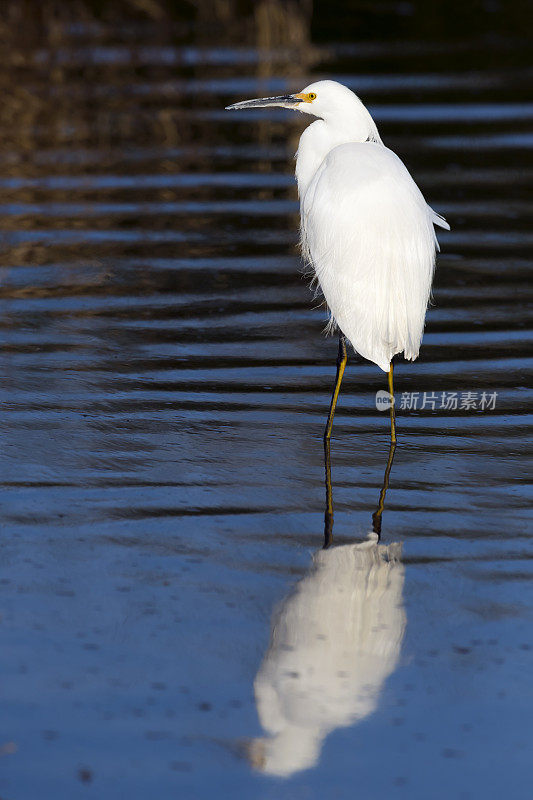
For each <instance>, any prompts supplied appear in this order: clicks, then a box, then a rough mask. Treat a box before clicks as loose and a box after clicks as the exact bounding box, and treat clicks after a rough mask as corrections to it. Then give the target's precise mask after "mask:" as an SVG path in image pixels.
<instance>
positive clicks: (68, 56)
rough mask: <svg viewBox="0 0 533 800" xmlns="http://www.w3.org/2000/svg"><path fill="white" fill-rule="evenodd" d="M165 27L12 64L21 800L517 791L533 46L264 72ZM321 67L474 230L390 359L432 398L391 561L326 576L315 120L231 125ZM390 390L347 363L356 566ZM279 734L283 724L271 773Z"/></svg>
mask: <svg viewBox="0 0 533 800" xmlns="http://www.w3.org/2000/svg"><path fill="white" fill-rule="evenodd" d="M404 5H405V4H404ZM258 24H259V23H258ZM273 27H274V26H273ZM163 28H164V26H163V27H161V26H155V27H154V26H151V25H150V24H146V25H143V24H135V25H127V24H121V25H118V24H117V25H114V26H109V25H107V26H105V25H100V24H96V23H90V22H85V23H81V22H80V23H79V24H77V25H75V26H71V27H70V28H62V29H61V30H60V32H59V33H58V32H57V31H56V33H55V35H54V36H52V35H50V36H49V37H45V36H42V37H38V38H37V40H31V41H24V42H22V43H20V44H19V45H14V44H13V46H12V49H11V50H10V53H9V57H8V58H6V59H5V60H4V61H3V65H2V67H1V68H0V70H1V76H0V78H1V82H2V85H3V87H4V94H5V98H4V109H3V112H2V122H1V126H0V137H1V138H0V146H1V151H0V162H1V170H0V207H1V212H2V213H1V215H0V226H1V232H0V240H1V252H0V275H1V283H2V288H1V295H0V296H1V302H0V315H1V316H0V320H1V326H2V337H1V346H2V356H1V360H0V370H1V387H2V388H1V397H2V403H3V411H2V416H1V442H2V456H1V480H2V519H3V524H2V537H1V576H0V610H1V627H0V635H1V653H2V657H1V659H0V665H1V686H2V689H1V694H2V739H1V741H0V752H1V753H2V757H1V758H0V770H1V773H2V777H1V786H2V788H1V790H0V791H1V795H2V797H5V798H6V800H11V798H13V799H14V798H17V800H30V798H31V800H33V798H35V797H41V798H57V797H68V798H69V799H70V798H72V800H74V798H78V797H86V796H88V793H90V794H92V795H93V796H98V797H99V798H104V799H105V800H107V798H113V800H115V798H120V797H128V798H139V799H140V798H143V799H144V798H146V797H149V796H150V795H151V794H152V793H154V791H155V792H156V793H157V795H158V796H159V797H162V798H171V797H172V798H178V797H179V798H184V799H186V800H189V798H191V799H192V798H202V800H203V799H204V798H214V797H222V798H229V797H237V796H238V797H245V798H276V800H277V799H278V798H287V799H289V798H291V800H292V798H295V799H298V800H299V799H300V798H302V799H303V798H305V799H306V800H307V798H353V797H358V798H362V799H364V800H366V799H367V798H377V799H379V800H381V798H393V797H394V798H395V797H398V798H409V800H412V799H413V798H416V799H418V798H420V799H422V798H424V799H425V798H429V797H431V798H451V797H453V798H478V797H484V798H500V797H502V796H505V797H509V798H528V797H530V778H531V753H532V735H531V719H532V714H533V695H532V692H531V672H532V666H533V665H532V653H533V638H532V635H531V630H532V628H531V625H532V613H531V609H532V600H533V591H532V580H531V579H532V577H533V571H532V566H531V565H532V563H533V562H532V558H533V546H532V539H531V532H530V529H529V530H528V521H529V518H530V517H529V513H528V493H527V492H528V484H527V470H526V464H527V456H528V450H527V446H526V442H527V434H528V425H529V424H530V413H529V412H530V403H531V392H530V389H529V375H530V373H529V372H528V370H529V369H530V366H531V357H530V344H531V338H532V335H531V328H530V324H529V319H528V317H527V301H528V292H529V284H528V274H529V273H528V268H529V265H530V253H531V245H532V242H533V239H532V235H531V231H530V226H529V224H528V223H527V221H526V220H527V218H528V217H529V216H530V212H531V196H530V194H528V192H527V189H528V185H530V183H531V178H532V175H533V162H532V159H531V150H532V147H533V126H532V123H533V103H532V102H531V97H530V95H529V94H528V91H527V79H528V78H530V77H531V73H530V72H528V71H527V69H526V68H525V67H524V56H525V50H524V49H523V46H522V45H521V44H520V39H519V38H516V39H513V38H512V37H511V36H507V38H497V37H493V38H490V37H489V38H479V39H475V38H474V39H472V40H471V41H467V42H465V41H463V40H461V41H458V42H448V43H444V44H443V43H442V42H440V43H439V42H437V41H432V40H425V41H406V42H403V41H394V42H381V43H380V41H379V40H378V39H374V40H369V41H366V42H362V43H360V44H353V45H350V44H347V43H344V44H342V45H336V44H335V43H334V42H322V43H321V44H317V43H316V42H315V43H313V44H312V45H311V43H310V42H309V40H307V41H306V40H305V36H304V33H305V30H306V29H305V25H303V26H302V29H301V30H302V31H303V33H302V37H303V38H302V40H301V41H300V42H299V43H298V44H297V46H296V45H294V43H292V44H291V43H289V44H290V46H288V45H287V43H286V42H283V43H282V45H283V46H281V45H279V43H277V41H276V40H275V38H274V40H272V37H270V38H269V36H266V37H263V38H261V37H259V39H258V42H259V45H260V47H261V50H260V51H258V50H257V49H256V44H257V43H258V42H257V41H256V40H253V41H252V40H250V41H248V40H246V41H243V42H242V43H241V44H240V45H238V46H229V45H228V44H227V43H226V42H225V40H224V35H225V34H222V33H221V34H220V41H219V40H218V39H217V38H216V37H215V38H214V39H213V41H209V42H205V41H202V43H201V44H198V42H195V41H194V39H192V40H191V38H190V36H189V37H185V36H181V34H180V30H181V29H180V28H179V26H178V27H177V28H173V27H172V26H169V27H168V30H165V31H163ZM318 77H334V78H338V79H340V80H342V81H343V82H345V83H347V84H348V85H349V86H350V87H351V88H353V89H355V90H356V91H358V93H359V94H360V95H361V97H362V98H363V100H364V101H365V102H366V103H367V104H368V105H369V107H370V109H371V111H372V113H373V114H374V116H375V118H376V120H377V122H378V125H379V126H380V130H381V133H382V135H383V138H384V139H385V141H386V143H387V144H388V145H389V146H391V147H392V148H393V149H394V150H396V151H397V152H398V153H399V154H400V155H401V156H402V158H404V160H405V161H406V163H407V165H408V167H409V168H410V170H411V171H412V173H413V175H414V177H415V178H416V180H417V181H418V183H419V185H420V186H421V187H422V189H423V191H424V193H425V195H426V197H427V199H428V201H429V202H430V204H431V205H432V206H433V207H434V208H435V209H436V210H438V211H439V212H440V213H442V214H444V215H445V216H446V217H447V218H448V220H449V221H450V223H451V225H452V231H451V232H450V233H447V232H442V233H441V234H440V236H439V238H440V241H441V246H442V255H441V257H440V259H439V265H438V271H437V274H436V281H435V290H434V296H435V305H434V307H433V308H432V309H431V310H430V311H429V314H428V322H427V333H426V335H425V339H424V345H423V348H422V352H421V356H420V359H419V360H418V361H417V362H415V363H414V364H406V363H399V364H398V366H397V369H396V389H397V393H398V403H399V404H400V403H401V400H402V395H403V393H412V392H419V393H421V395H420V398H422V394H423V393H424V392H427V393H435V395H436V396H437V404H436V407H435V409H434V410H431V408H429V407H426V408H425V409H420V407H419V408H418V409H415V410H401V409H400V410H399V411H398V420H397V424H398V432H399V437H400V443H399V446H398V448H397V451H396V454H395V459H394V464H393V467H392V471H391V475H390V487H389V491H388V494H387V501H386V506H385V510H384V512H383V537H382V543H383V548H387V549H382V550H381V552H379V551H378V550H377V549H376V548H375V546H374V547H372V546H371V545H370V546H369V547H370V550H371V551H372V553H373V555H372V557H371V561H368V559H367V555H368V552H370V550H368V549H367V550H361V549H360V548H359V549H358V548H353V547H345V548H344V549H343V550H342V549H341V548H340V547H336V548H335V549H331V550H329V551H327V552H326V554H322V555H321V556H315V562H316V563H315V567H314V568H312V558H313V554H315V553H317V551H319V549H320V547H321V544H322V526H323V514H324V487H323V454H322V444H321V435H322V429H323V424H324V420H325V414H326V411H327V407H328V403H329V393H330V390H331V384H332V381H333V378H334V373H335V366H334V361H335V356H336V342H335V341H334V340H333V339H325V338H324V337H323V336H322V334H321V330H322V327H323V324H324V319H325V315H324V311H323V309H321V308H320V307H318V306H317V303H316V302H315V303H313V301H312V297H311V295H310V293H309V290H308V288H307V286H306V283H305V281H304V280H302V278H301V276H300V275H299V259H298V254H297V251H296V247H295V244H296V240H297V233H296V229H297V221H298V218H297V205H296V201H295V187H294V182H293V175H292V172H293V161H292V156H293V153H294V151H295V149H296V145H297V139H298V136H299V134H300V132H301V130H302V127H303V121H302V120H301V119H298V118H297V117H296V116H290V115H289V114H285V113H284V112H275V111H269V110H263V111H262V112H260V111H258V112H256V113H247V114H244V113H243V114H241V115H231V114H226V113H225V112H224V111H223V110H222V109H223V107H224V105H226V104H227V103H229V102H231V101H234V100H238V99H243V98H246V97H254V96H261V95H266V94H274V93H279V92H280V91H285V90H289V89H301V88H303V86H305V85H306V84H307V83H308V82H310V80H311V79H315V78H318ZM384 377H385V376H384V374H383V373H381V371H380V370H378V369H377V368H376V367H375V366H374V365H370V364H369V363H367V362H362V361H360V360H358V359H357V358H356V357H353V356H352V357H351V360H350V363H349V368H348V370H347V374H346V378H345V383H344V387H343V392H342V396H341V400H340V404H339V409H338V414H337V418H336V424H335V429H334V438H333V441H332V470H333V497H334V504H335V528H334V533H335V544H336V545H348V544H353V543H355V542H360V541H361V540H364V538H365V536H366V534H367V533H368V531H369V530H370V527H371V515H372V512H373V511H374V510H375V508H376V505H377V503H378V497H379V492H380V487H381V481H382V478H383V473H384V470H385V466H386V463H387V456H388V427H387V417H386V415H385V414H383V413H380V412H379V411H377V410H376V407H375V393H376V391H377V390H378V389H382V388H385V386H384ZM443 392H446V393H451V392H456V393H458V399H459V405H460V404H461V400H462V399H463V398H462V393H466V392H473V393H476V399H475V402H476V404H477V407H476V408H475V409H466V408H463V409H461V408H460V407H459V408H457V409H456V410H454V409H453V408H452V409H448V410H446V409H442V408H440V407H439V406H440V404H441V399H442V393H443ZM494 392H496V393H497V396H496V398H495V405H494V408H489V409H485V410H480V408H479V405H480V404H481V402H482V401H481V397H482V394H483V393H485V394H486V395H487V396H489V395H493V393H494ZM419 405H420V400H419ZM392 543H395V544H394V548H393V549H392V550H390V548H389V546H390V545H391V544H392ZM396 543H398V544H396ZM400 546H401V548H400ZM328 559H329V560H328ZM335 559H338V563H337V562H336V561H335ZM365 559H367V560H366V561H365ZM372 559H373V560H372ZM341 562H342V563H341ZM371 562H372V563H371ZM298 581H302V582H301V583H300V584H298ZM297 584H298V585H297ZM340 593H342V597H341V594H340ZM273 614H274V619H276V620H277V623H276V635H275V636H274V638H273V641H272V642H271V646H270V649H269V650H268V652H269V655H268V656H267V659H266V661H265V662H264V664H263V667H261V670H262V672H261V673H260V677H259V678H258V679H257V680H256V692H255V694H254V680H255V678H256V675H257V674H258V671H259V670H260V665H261V663H262V660H263V658H264V656H265V653H266V652H267V649H268V648H269V641H270V625H271V618H272V615H273ZM380 631H381V633H382V634H383V636H382V637H381V638H379V637H380V635H381V634H379V632H380ZM378 639H379V641H378ZM369 641H371V642H372V644H369ZM321 642H326V643H327V644H324V647H325V648H326V649H325V650H320V648H321V647H322V644H320V643H321ZM317 643H318V644H317ZM317 648H318V649H317ZM328 648H329V649H328ZM368 648H370V651H371V652H372V653H373V658H374V660H373V661H372V659H370V661H369V662H368V663H367V660H365V659H367V656H368V652H369V651H368ZM372 648H374V649H372ZM319 651H320V652H319ZM361 665H363V666H361ZM363 667H364V669H363ZM358 670H360V672H358ZM261 676H262V677H261ZM265 676H266V677H265ZM365 693H366V694H365ZM258 706H259V715H258ZM267 717H268V719H269V722H266V720H267ZM287 720H289V723H287ZM261 723H263V725H262V724H261ZM269 725H270V730H269V732H270V733H271V734H277V735H278V737H280V731H281V738H279V739H278V741H281V740H282V738H283V735H284V732H285V733H287V729H288V728H290V735H289V734H287V737H286V740H283V742H282V746H281V748H280V753H281V755H280V754H279V753H278V755H277V756H271V757H270V760H269V755H268V753H269V751H268V748H269V746H270V744H271V742H270V743H269V742H267V743H265V742H264V741H263V742H257V741H256V740H257V739H258V738H259V737H262V736H264V735H265V730H264V727H265V726H266V727H267V728H268V726H269ZM253 740H254V741H253ZM305 743H306V747H307V750H306V751H305V752H303V750H302V748H303V749H305V747H304V744H305ZM276 758H277V759H278V761H277V762H276ZM282 761H283V764H284V766H283V768H281V767H279V764H280V763H281V762H282ZM276 763H277V764H278V771H280V770H282V771H283V770H284V777H279V776H278V777H273V776H272V775H267V774H264V772H265V771H268V770H269V769H270V771H275V764H276ZM273 765H274V766H273ZM304 766H305V767H306V768H305V769H304V768H303V767H304Z"/></svg>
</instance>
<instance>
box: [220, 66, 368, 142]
mask: <svg viewBox="0 0 533 800" xmlns="http://www.w3.org/2000/svg"><path fill="white" fill-rule="evenodd" d="M271 107H278V108H290V109H293V110H294V111H301V112H302V114H310V115H311V116H312V117H318V118H319V119H322V120H324V121H325V122H326V123H328V125H331V126H332V127H333V128H336V129H337V130H340V131H343V132H344V133H347V134H348V139H347V141H361V142H364V141H366V140H367V139H369V140H371V141H373V142H381V139H380V136H379V133H378V130H377V128H376V124H375V122H374V120H373V119H372V117H371V116H370V114H369V113H368V111H367V109H366V108H365V107H364V105H363V104H362V102H361V101H360V100H359V98H358V97H357V95H356V94H354V93H353V92H352V91H351V90H350V89H348V87H347V86H343V84H342V83H337V81H316V82H315V83H310V84H309V86H306V87H305V89H302V91H301V92H296V93H295V94H283V95H278V96H277V97H261V98H258V99H257V100H242V101H241V102H240V103H234V104H233V105H231V106H226V110H228V111H230V110H235V111H239V110H240V109H243V108H271Z"/></svg>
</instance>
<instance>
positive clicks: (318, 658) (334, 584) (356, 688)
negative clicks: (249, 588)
mask: <svg viewBox="0 0 533 800" xmlns="http://www.w3.org/2000/svg"><path fill="white" fill-rule="evenodd" d="M400 555H401V545H399V544H391V545H389V546H387V547H385V546H384V545H380V544H378V542H377V536H376V535H375V534H370V536H369V538H368V539H367V540H366V541H365V542H361V543H359V544H355V545H342V546H339V547H332V548H329V549H328V550H321V551H319V552H318V553H316V554H315V556H314V558H313V568H312V570H311V571H310V573H309V574H308V575H307V576H306V577H305V578H303V579H302V580H301V581H300V582H299V583H298V584H297V586H296V587H295V589H294V591H293V593H292V594H291V595H290V596H289V597H288V598H286V599H285V601H284V602H283V603H282V605H281V607H280V608H279V610H278V611H277V613H276V614H275V615H274V618H273V622H272V634H271V638H270V644H269V648H268V651H267V653H266V655H265V657H264V659H263V663H262V664H261V667H260V668H259V672H258V673H257V677H256V679H255V684H254V688H255V698H256V703H257V711H258V715H259V720H260V722H261V725H262V727H263V728H264V730H265V731H266V732H267V733H268V734H269V735H268V736H266V737H263V738H260V739H255V740H254V741H252V742H251V743H250V745H249V755H250V758H251V760H252V763H253V764H254V765H255V766H256V767H257V768H258V769H260V770H261V771H263V772H265V773H269V774H271V775H280V776H281V775H283V776H288V775H291V774H293V773H294V772H297V771H299V770H303V769H308V768H309V767H312V766H313V765H314V764H316V762H317V761H318V758H319V755H320V749H321V746H322V742H323V740H324V738H325V737H326V736H327V735H328V734H329V733H330V732H331V731H333V730H334V729H335V728H339V727H344V726H346V725H352V724H355V723H357V722H361V721H362V720H363V719H365V718H366V717H368V716H369V715H370V714H372V713H373V712H374V711H375V709H376V707H377V704H378V700H379V695H380V693H381V691H382V689H383V684H384V682H385V680H386V679H387V677H388V676H389V675H390V674H391V672H392V671H393V670H394V669H395V667H396V665H397V663H398V659H399V655H400V650H401V645H402V640H403V636H404V632H405V625H406V616H405V610H404V606H403V597H402V593H403V583H404V566H403V564H402V563H401V561H400Z"/></svg>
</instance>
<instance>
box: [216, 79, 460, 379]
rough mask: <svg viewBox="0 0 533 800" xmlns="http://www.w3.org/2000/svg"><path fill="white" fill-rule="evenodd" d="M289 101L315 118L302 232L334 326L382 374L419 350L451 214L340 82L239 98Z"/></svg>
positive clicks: (299, 174)
mask: <svg viewBox="0 0 533 800" xmlns="http://www.w3.org/2000/svg"><path fill="white" fill-rule="evenodd" d="M273 105H274V106H276V105H277V106H283V107H288V108H295V109H296V110H298V111H301V112H303V113H307V114H311V115H312V116H315V117H318V119H317V121H315V122H314V123H313V124H312V125H310V126H309V127H308V128H307V129H306V130H305V131H304V132H303V134H302V136H301V138H300V143H299V147H298V152H297V159H296V178H297V181H298V193H299V197H300V209H301V238H302V247H303V252H304V256H305V257H306V258H307V259H308V260H309V262H310V264H311V266H312V269H313V271H314V275H315V277H316V279H317V281H318V284H319V286H320V289H321V291H322V293H323V294H324V297H325V299H326V302H327V304H328V307H329V310H330V314H331V320H330V325H329V326H328V327H329V328H330V329H333V328H334V327H335V326H338V327H339V328H340V330H341V331H342V333H343V334H344V335H345V336H346V337H347V338H348V339H349V340H350V342H351V343H352V345H353V347H354V349H355V350H356V351H357V352H359V353H360V354H361V355H362V356H364V357H365V358H367V359H369V360H370V361H373V362H374V363H376V364H377V365H378V366H379V367H381V369H382V370H384V371H385V372H388V371H389V368H390V362H391V359H392V357H393V356H394V355H395V354H396V353H402V352H403V353H404V355H405V357H406V358H407V359H410V360H412V359H415V358H416V357H417V356H418V351H419V348H420V343H421V340H422V334H423V330H424V320H425V313H426V308H427V304H428V300H429V296H430V291H431V282H432V278H433V271H434V266H435V254H436V249H438V243H437V239H436V237H435V232H434V228H433V226H434V225H439V226H440V227H443V228H447V229H449V226H448V224H447V222H446V221H445V220H444V219H443V218H442V217H440V216H439V215H438V214H436V213H435V212H434V211H433V210H432V209H431V208H430V207H429V206H428V205H427V204H426V202H425V200H424V198H423V196H422V194H421V192H420V190H419V189H418V187H417V185H416V183H415V182H414V181H413V179H412V178H411V176H410V174H409V172H408V170H407V169H406V167H405V166H404V164H403V163H402V161H401V160H400V159H399V158H398V156H396V155H395V154H394V153H393V152H392V151H391V150H389V149H388V148H387V147H385V145H384V144H383V143H382V141H381V138H380V136H379V133H378V130H377V128H376V125H375V123H374V121H373V119H372V117H371V116H370V114H369V112H368V111H367V109H366V108H365V107H364V105H363V104H362V103H361V101H360V100H359V98H358V97H357V96H356V95H355V94H354V93H353V92H352V91H350V90H349V89H348V88H347V87H346V86H343V85H342V84H340V83H336V82H335V81H318V82H316V83H312V84H311V85H309V86H307V87H306V88H305V89H304V90H303V92H300V93H298V94H294V95H285V96H283V97H274V98H263V99H261V100H251V101H250V100H249V101H244V102H242V103H236V104H235V105H234V106H230V108H247V107H251V106H273Z"/></svg>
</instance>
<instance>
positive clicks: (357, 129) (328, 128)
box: [296, 98, 382, 201]
mask: <svg viewBox="0 0 533 800" xmlns="http://www.w3.org/2000/svg"><path fill="white" fill-rule="evenodd" d="M357 99H358V98H357ZM358 103H359V106H358V108H357V109H356V110H357V113H356V114H353V115H352V116H349V117H346V118H344V119H343V120H342V121H339V119H338V118H334V119H328V120H325V119H317V120H316V122H313V124H312V125H309V127H308V128H306V129H305V131H304V132H303V133H302V135H301V137H300V142H299V145H298V151H297V153H296V180H297V181H298V196H299V198H300V201H301V200H303V197H304V195H305V193H306V191H307V187H308V186H309V184H310V183H311V180H312V178H313V175H314V174H315V172H316V171H317V169H318V168H319V166H320V165H321V163H322V161H323V160H324V158H325V157H326V156H327V154H328V153H329V152H330V150H333V148H334V147H337V146H338V145H340V144H347V143H348V142H366V141H371V142H379V143H380V144H382V142H381V138H380V135H379V133H378V129H377V127H376V124H375V122H374V120H373V119H372V117H371V116H370V114H369V113H368V111H367V110H366V108H365V107H364V106H363V104H362V103H361V102H360V101H359V100H358Z"/></svg>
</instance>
